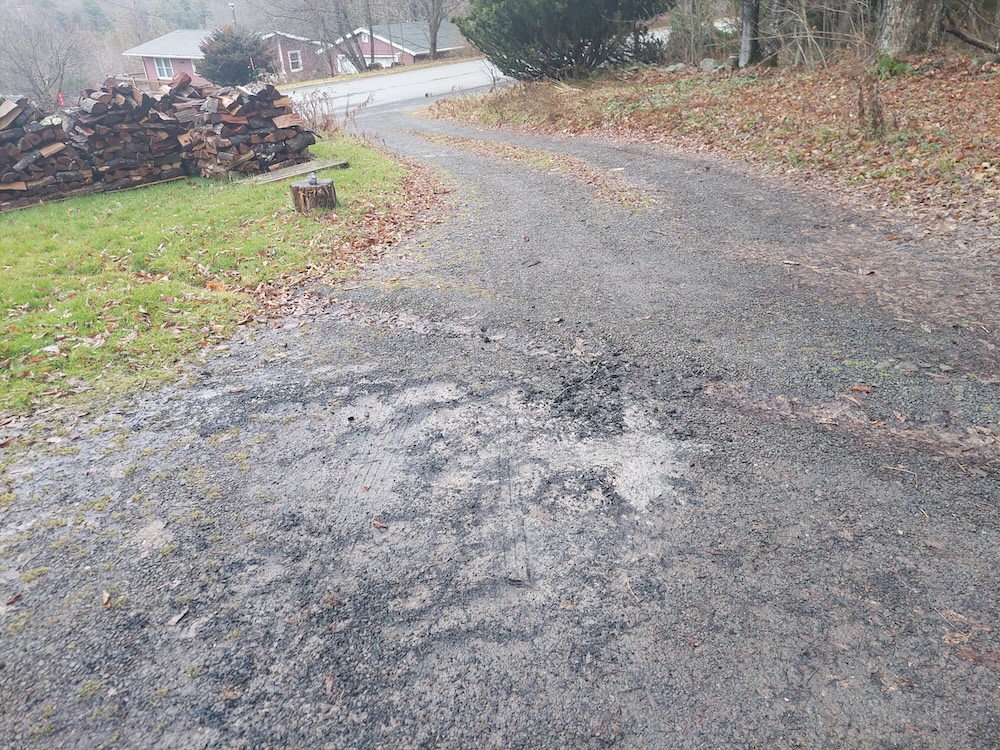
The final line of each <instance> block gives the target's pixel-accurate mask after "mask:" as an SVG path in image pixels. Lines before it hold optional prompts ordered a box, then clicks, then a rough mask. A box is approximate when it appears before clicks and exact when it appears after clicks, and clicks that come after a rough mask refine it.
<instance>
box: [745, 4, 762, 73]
mask: <svg viewBox="0 0 1000 750" xmlns="http://www.w3.org/2000/svg"><path fill="white" fill-rule="evenodd" d="M742 16H743V26H742V28H741V30H740V67H741V68H745V67H746V66H747V65H754V64H756V63H759V62H760V33H759V31H760V0H743V12H742Z"/></svg>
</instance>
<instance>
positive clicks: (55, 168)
mask: <svg viewBox="0 0 1000 750" xmlns="http://www.w3.org/2000/svg"><path fill="white" fill-rule="evenodd" d="M68 138H69V137H68V134H67V133H66V131H65V130H64V129H63V124H62V121H61V120H59V119H58V118H54V117H47V116H46V114H45V113H44V112H42V111H40V110H38V109H37V108H35V107H34V106H32V105H31V104H30V103H28V101H27V100H26V99H4V98H3V97H0V211H5V210H9V209H12V208H19V207H21V206H26V205H28V204H31V203H37V202H38V201H40V200H45V199H47V198H48V199H50V200H51V199H53V198H63V197H73V196H76V195H83V194H86V193H90V192H96V191H97V190H100V189H101V188H100V187H96V188H95V187H94V186H93V183H92V170H91V168H90V161H89V155H88V154H87V152H86V151H82V150H80V149H78V148H77V147H76V145H75V144H74V143H72V142H71V141H69V139H68Z"/></svg>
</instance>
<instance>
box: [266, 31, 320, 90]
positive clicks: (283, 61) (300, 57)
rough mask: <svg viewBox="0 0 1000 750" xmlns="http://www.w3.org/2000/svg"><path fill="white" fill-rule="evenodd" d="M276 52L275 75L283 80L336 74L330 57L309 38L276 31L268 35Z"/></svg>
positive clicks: (309, 78)
mask: <svg viewBox="0 0 1000 750" xmlns="http://www.w3.org/2000/svg"><path fill="white" fill-rule="evenodd" d="M268 41H269V42H270V43H271V49H272V51H273V52H274V63H275V64H274V75H275V77H276V78H277V79H278V80H279V81H282V82H294V81H308V80H311V79H313V78H328V77H330V76H331V75H334V66H333V65H332V64H331V62H330V57H334V56H333V55H330V56H329V57H328V56H327V54H326V53H324V52H323V48H322V47H321V45H319V44H317V43H316V42H313V41H310V40H308V39H300V38H298V37H295V36H291V35H288V34H280V33H278V32H274V33H273V34H271V35H270V36H269V37H268Z"/></svg>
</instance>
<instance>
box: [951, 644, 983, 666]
mask: <svg viewBox="0 0 1000 750" xmlns="http://www.w3.org/2000/svg"><path fill="white" fill-rule="evenodd" d="M955 653H956V654H958V658H960V659H965V660H966V661H971V662H977V663H978V662H979V661H980V658H979V654H977V653H976V652H975V651H973V650H972V649H971V648H969V647H968V646H962V647H961V648H959V649H958V651H956V652H955Z"/></svg>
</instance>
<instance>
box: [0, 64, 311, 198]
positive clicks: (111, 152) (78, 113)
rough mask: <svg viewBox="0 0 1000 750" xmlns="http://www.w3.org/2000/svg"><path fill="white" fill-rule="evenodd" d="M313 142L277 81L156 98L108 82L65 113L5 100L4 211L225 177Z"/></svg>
mask: <svg viewBox="0 0 1000 750" xmlns="http://www.w3.org/2000/svg"><path fill="white" fill-rule="evenodd" d="M315 142H316V136H315V135H313V133H311V132H310V131H309V130H307V129H306V128H305V127H304V125H303V122H302V118H301V117H300V116H299V115H297V114H296V113H295V112H293V111H292V102H291V100H290V99H289V98H288V97H285V96H282V95H281V93H280V92H279V91H278V90H277V89H275V88H274V87H273V86H271V85H264V86H259V85H255V86H252V87H243V86H238V87H235V88H224V89H217V88H216V87H214V86H207V87H196V86H192V85H191V79H190V77H189V76H187V75H186V74H180V75H179V76H178V77H177V78H175V79H174V81H172V82H171V84H170V86H167V87H164V88H163V89H162V90H161V91H160V93H159V94H158V95H149V94H146V93H144V92H142V91H140V90H139V89H136V88H134V87H133V86H131V85H129V84H119V83H117V82H115V81H114V80H111V81H108V82H107V83H106V84H105V85H104V86H103V87H102V88H100V89H89V90H87V91H84V92H83V94H82V95H81V96H80V101H79V106H78V107H76V108H75V109H72V110H69V111H68V112H67V113H66V114H65V115H52V116H47V115H46V113H44V112H41V111H39V110H38V109H36V108H35V107H33V106H32V105H30V104H29V103H28V102H27V100H25V99H4V98H2V97H0V211H4V210H8V209H12V208H18V207H20V206H26V205H29V204H31V203H38V202H43V201H46V200H56V199H58V198H69V197H73V196H76V195H84V194H87V193H95V192H101V191H107V190H121V189H123V188H128V187H134V186H137V185H145V184H149V183H154V182H162V181H164V180H170V179H175V178H177V177H182V176H184V175H187V174H200V175H203V176H205V177H215V178H219V177H228V178H232V177H234V176H238V175H249V174H258V173H261V172H270V171H274V170H276V169H280V168H282V167H288V166H292V165H295V164H300V163H302V162H304V161H308V160H309V159H310V158H311V157H310V156H309V151H308V149H309V146H310V145H312V144H313V143H315Z"/></svg>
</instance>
